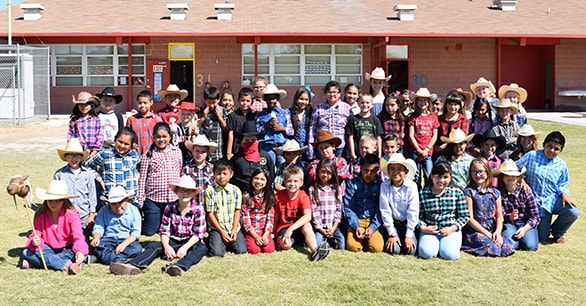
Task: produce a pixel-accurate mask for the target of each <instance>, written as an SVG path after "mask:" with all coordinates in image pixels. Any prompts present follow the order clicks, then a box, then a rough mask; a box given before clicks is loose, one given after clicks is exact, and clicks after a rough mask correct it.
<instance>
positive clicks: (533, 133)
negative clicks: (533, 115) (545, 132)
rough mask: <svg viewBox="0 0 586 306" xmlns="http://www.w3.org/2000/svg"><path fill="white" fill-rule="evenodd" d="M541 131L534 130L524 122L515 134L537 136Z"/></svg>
mask: <svg viewBox="0 0 586 306" xmlns="http://www.w3.org/2000/svg"><path fill="white" fill-rule="evenodd" d="M539 135H541V132H536V131H535V130H534V129H533V127H532V126H531V124H524V125H523V126H522V127H521V128H520V129H519V130H518V131H517V136H535V137H539Z"/></svg>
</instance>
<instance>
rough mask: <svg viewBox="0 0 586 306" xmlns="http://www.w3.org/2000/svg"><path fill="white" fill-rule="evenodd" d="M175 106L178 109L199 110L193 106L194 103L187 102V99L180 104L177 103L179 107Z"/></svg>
mask: <svg viewBox="0 0 586 306" xmlns="http://www.w3.org/2000/svg"><path fill="white" fill-rule="evenodd" d="M177 108H178V109H180V110H184V111H191V112H196V113H198V112H199V111H200V109H199V107H196V106H195V103H193V102H187V101H182V102H181V104H179V107H177Z"/></svg>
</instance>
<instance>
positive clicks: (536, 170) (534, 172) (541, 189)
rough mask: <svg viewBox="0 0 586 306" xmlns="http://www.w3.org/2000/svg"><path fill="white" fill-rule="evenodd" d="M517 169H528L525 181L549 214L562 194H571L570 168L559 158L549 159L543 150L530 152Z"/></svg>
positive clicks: (522, 158)
mask: <svg viewBox="0 0 586 306" xmlns="http://www.w3.org/2000/svg"><path fill="white" fill-rule="evenodd" d="M517 167H519V168H522V167H526V168H527V173H526V174H525V180H526V181H527V184H529V186H531V189H532V190H533V194H534V195H535V198H536V200H537V204H539V206H540V207H541V208H542V209H544V210H546V211H547V212H549V213H551V212H552V211H553V208H554V206H555V203H556V201H557V200H558V198H559V197H561V196H562V193H565V194H569V193H570V190H569V189H568V183H569V182H570V174H569V173H568V166H567V165H566V162H564V160H563V159H561V158H560V157H559V156H556V157H555V158H553V159H548V158H547V157H546V156H545V154H544V153H543V150H537V151H529V152H527V153H525V155H523V156H522V157H521V159H519V160H518V161H517Z"/></svg>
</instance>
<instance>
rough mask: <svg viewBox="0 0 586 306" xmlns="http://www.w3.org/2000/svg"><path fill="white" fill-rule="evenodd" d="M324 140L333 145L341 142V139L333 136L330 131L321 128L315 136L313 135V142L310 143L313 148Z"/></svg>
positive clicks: (335, 145) (336, 145)
mask: <svg viewBox="0 0 586 306" xmlns="http://www.w3.org/2000/svg"><path fill="white" fill-rule="evenodd" d="M324 142H329V143H331V144H332V145H333V146H334V147H338V146H339V145H340V144H341V143H342V140H341V139H340V138H338V137H334V135H332V132H330V131H328V130H321V131H319V132H317V137H315V142H312V143H311V145H312V146H313V147H314V148H317V147H318V146H319V144H320V143H324Z"/></svg>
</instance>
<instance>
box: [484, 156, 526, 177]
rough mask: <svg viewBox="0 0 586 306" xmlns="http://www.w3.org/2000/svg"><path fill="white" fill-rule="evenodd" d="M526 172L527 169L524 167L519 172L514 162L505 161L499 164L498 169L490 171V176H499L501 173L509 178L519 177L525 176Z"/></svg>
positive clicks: (510, 160)
mask: <svg viewBox="0 0 586 306" xmlns="http://www.w3.org/2000/svg"><path fill="white" fill-rule="evenodd" d="M526 171H527V169H526V168H525V167H523V168H522V169H521V171H519V168H518V167H517V164H516V163H515V161H514V160H512V159H507V160H505V161H504V162H503V163H502V164H501V166H500V168H498V169H494V170H492V174H493V175H499V174H501V173H502V174H504V175H510V176H521V175H523V174H525V172H526Z"/></svg>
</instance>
